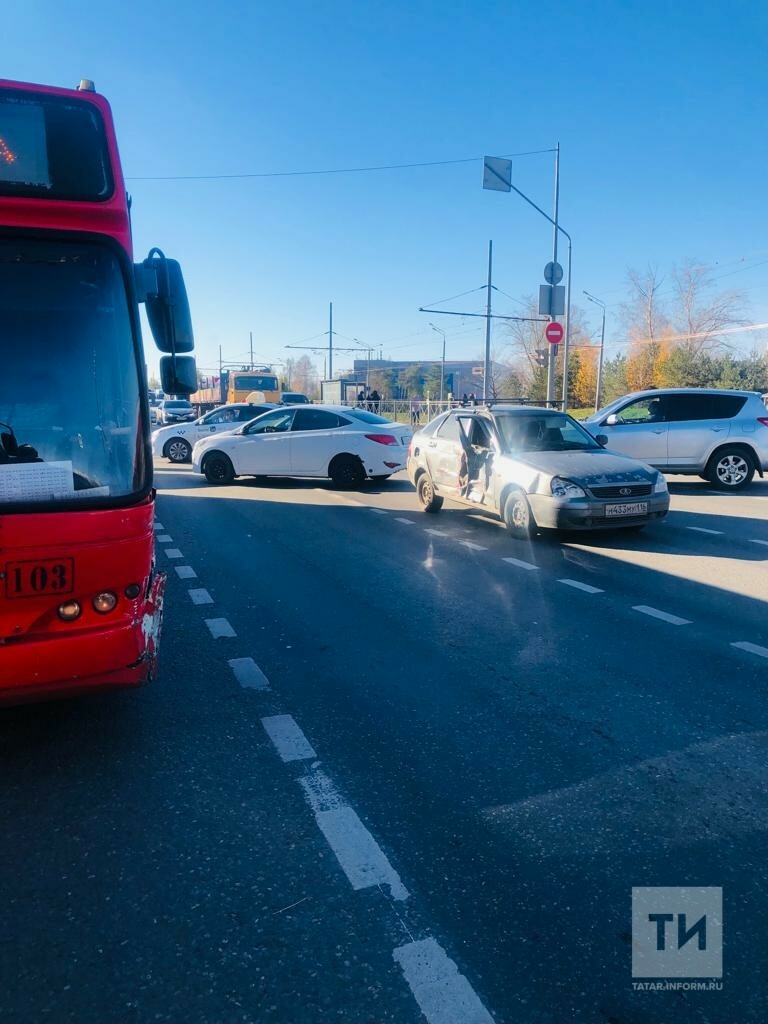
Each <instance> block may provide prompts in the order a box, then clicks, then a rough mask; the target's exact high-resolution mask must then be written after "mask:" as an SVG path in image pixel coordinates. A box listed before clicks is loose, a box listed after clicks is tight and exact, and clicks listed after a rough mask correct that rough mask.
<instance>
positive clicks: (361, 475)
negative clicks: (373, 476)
mask: <svg viewBox="0 0 768 1024" xmlns="http://www.w3.org/2000/svg"><path fill="white" fill-rule="evenodd" d="M328 476H329V477H330V478H331V480H332V481H333V482H334V484H336V486H337V487H360V485H361V484H362V483H363V482H364V481H365V470H364V469H363V464H362V462H361V461H360V459H358V458H356V456H354V455H337V456H336V457H335V459H333V461H332V462H331V464H330V466H329V467H328Z"/></svg>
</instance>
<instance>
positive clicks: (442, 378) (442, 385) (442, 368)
mask: <svg viewBox="0 0 768 1024" xmlns="http://www.w3.org/2000/svg"><path fill="white" fill-rule="evenodd" d="M429 326H430V327H431V328H432V330H433V331H437V333H438V334H442V336H443V358H442V361H441V363H440V401H441V402H442V400H443V390H444V388H445V331H442V330H440V328H439V327H435V325H434V324H430V325H429Z"/></svg>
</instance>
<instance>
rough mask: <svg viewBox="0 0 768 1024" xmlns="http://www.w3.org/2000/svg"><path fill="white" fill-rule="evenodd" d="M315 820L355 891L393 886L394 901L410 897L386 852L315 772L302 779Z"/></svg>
mask: <svg viewBox="0 0 768 1024" xmlns="http://www.w3.org/2000/svg"><path fill="white" fill-rule="evenodd" d="M299 782H300V783H301V786H302V788H303V790H304V793H305V795H306V798H307V802H308V803H309V806H310V807H311V808H312V812H313V814H314V815H315V821H316V822H317V824H318V827H319V829H320V831H321V832H322V833H323V835H324V836H325V838H326V841H327V842H328V845H329V846H330V848H331V849H332V850H333V852H334V854H335V856H336V860H337V861H338V862H339V864H340V865H341V868H342V870H343V872H344V874H345V875H346V876H347V878H348V879H349V884H350V885H351V886H352V888H353V889H369V888H370V887H371V886H374V885H386V886H389V891H390V893H391V895H392V899H394V900H406V899H408V896H409V895H410V894H409V892H408V890H407V889H406V888H405V886H404V885H403V883H402V882H401V881H400V876H399V875H398V873H397V872H396V871H395V869H394V868H393V867H392V865H391V864H390V863H389V861H388V860H387V857H386V855H385V853H384V851H383V850H382V849H381V847H380V846H379V844H378V843H377V842H376V840H375V839H374V838H373V836H372V835H371V833H370V832H369V831H368V829H367V828H366V827H365V825H364V824H363V823H362V821H361V820H360V818H359V817H358V816H357V814H356V813H355V811H354V810H353V809H352V808H351V807H350V806H349V804H347V802H346V801H345V800H344V798H343V797H342V796H341V794H340V793H339V792H338V790H337V789H336V787H335V786H334V784H333V782H332V781H331V780H330V779H329V778H328V776H327V775H326V774H325V773H324V772H321V771H319V770H318V769H315V770H314V771H313V772H311V773H310V774H309V775H305V776H304V777H303V778H300V779H299Z"/></svg>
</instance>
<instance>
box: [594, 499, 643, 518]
mask: <svg viewBox="0 0 768 1024" xmlns="http://www.w3.org/2000/svg"><path fill="white" fill-rule="evenodd" d="M647 513H648V502H647V501H632V502H629V501H626V502H622V503H621V505H606V506H605V514H606V516H644V515H647Z"/></svg>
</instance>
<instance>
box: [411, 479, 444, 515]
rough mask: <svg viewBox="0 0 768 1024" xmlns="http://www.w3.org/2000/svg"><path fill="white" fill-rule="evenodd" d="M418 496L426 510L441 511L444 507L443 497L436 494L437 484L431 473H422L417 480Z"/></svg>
mask: <svg viewBox="0 0 768 1024" xmlns="http://www.w3.org/2000/svg"><path fill="white" fill-rule="evenodd" d="M416 496H417V497H418V499H419V501H420V502H421V507H422V509H423V510H424V511H425V512H439V511H440V509H441V508H442V507H443V499H442V498H440V497H438V495H437V494H435V485H434V484H433V483H432V477H431V476H430V475H429V473H422V474H421V476H420V477H419V479H418V480H417V482H416Z"/></svg>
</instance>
